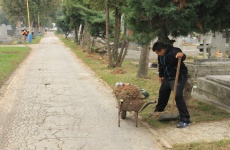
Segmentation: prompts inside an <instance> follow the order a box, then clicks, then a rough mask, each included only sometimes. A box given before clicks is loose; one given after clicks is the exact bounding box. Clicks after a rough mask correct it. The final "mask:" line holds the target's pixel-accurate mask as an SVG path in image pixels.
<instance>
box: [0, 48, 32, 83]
mask: <svg viewBox="0 0 230 150" xmlns="http://www.w3.org/2000/svg"><path fill="white" fill-rule="evenodd" d="M29 50H30V48H29V47H0V86H2V84H3V83H4V82H5V81H6V80H7V79H8V77H9V75H10V74H11V73H12V72H13V71H14V70H15V69H16V68H17V66H18V65H19V63H20V62H22V61H23V59H24V58H25V57H26V56H27V54H28V53H29Z"/></svg>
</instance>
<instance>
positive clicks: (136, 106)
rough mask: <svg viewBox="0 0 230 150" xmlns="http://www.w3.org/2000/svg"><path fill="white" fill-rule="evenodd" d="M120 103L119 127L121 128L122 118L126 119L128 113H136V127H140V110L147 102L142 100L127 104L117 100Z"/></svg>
mask: <svg viewBox="0 0 230 150" xmlns="http://www.w3.org/2000/svg"><path fill="white" fill-rule="evenodd" d="M117 101H118V127H120V118H121V119H125V118H126V112H127V111H134V116H135V122H136V127H137V126H138V113H139V110H140V109H141V108H142V107H143V105H144V104H145V102H146V100H143V99H140V100H135V101H129V102H126V101H125V100H122V99H121V100H117Z"/></svg>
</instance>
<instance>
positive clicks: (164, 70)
mask: <svg viewBox="0 0 230 150" xmlns="http://www.w3.org/2000/svg"><path fill="white" fill-rule="evenodd" d="M152 50H153V52H155V53H156V54H157V55H158V64H159V81H160V83H161V86H160V89H159V96H158V102H157V105H156V108H155V110H154V113H155V112H163V111H164V109H165V107H166V106H167V104H168V101H169V97H170V93H171V91H172V90H173V89H174V84H175V78H176V72H177V64H178V58H181V65H180V71H179V77H178V84H177V89H176V95H175V100H176V106H177V109H178V111H179V114H180V117H179V118H180V120H179V122H178V123H177V125H176V127H177V128H184V127H187V126H189V125H190V115H189V112H188V109H187V106H186V103H185V101H184V98H183V90H184V87H185V84H186V82H187V79H188V69H187V67H186V66H185V64H184V62H183V61H184V60H185V59H186V55H185V54H184V53H183V52H182V51H181V49H179V48H176V47H172V46H170V45H168V44H165V43H162V42H156V43H154V45H153V48H152Z"/></svg>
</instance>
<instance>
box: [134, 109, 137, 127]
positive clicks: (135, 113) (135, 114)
mask: <svg viewBox="0 0 230 150" xmlns="http://www.w3.org/2000/svg"><path fill="white" fill-rule="evenodd" d="M134 116H135V121H136V127H137V126H138V112H134Z"/></svg>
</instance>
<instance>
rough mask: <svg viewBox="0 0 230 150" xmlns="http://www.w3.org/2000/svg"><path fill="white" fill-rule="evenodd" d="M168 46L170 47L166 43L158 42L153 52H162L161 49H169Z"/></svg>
mask: <svg viewBox="0 0 230 150" xmlns="http://www.w3.org/2000/svg"><path fill="white" fill-rule="evenodd" d="M167 46H168V45H167V44H165V43H162V42H156V43H154V45H153V48H152V50H153V52H155V51H161V49H165V48H167Z"/></svg>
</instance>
